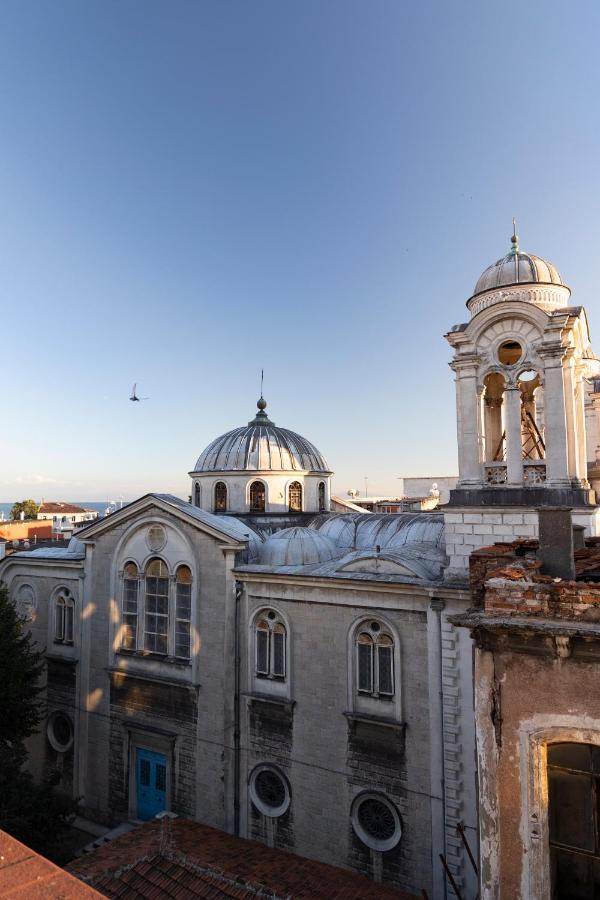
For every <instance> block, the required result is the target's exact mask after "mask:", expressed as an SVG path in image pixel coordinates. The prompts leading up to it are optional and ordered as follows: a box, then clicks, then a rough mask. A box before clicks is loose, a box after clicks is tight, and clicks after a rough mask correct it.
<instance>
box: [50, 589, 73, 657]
mask: <svg viewBox="0 0 600 900" xmlns="http://www.w3.org/2000/svg"><path fill="white" fill-rule="evenodd" d="M74 618H75V601H74V600H73V597H72V595H71V592H70V591H68V590H67V589H66V588H64V589H61V590H60V591H59V592H58V594H57V595H56V599H55V601H54V640H55V642H56V643H57V644H72V643H73V634H74V630H75V622H74Z"/></svg>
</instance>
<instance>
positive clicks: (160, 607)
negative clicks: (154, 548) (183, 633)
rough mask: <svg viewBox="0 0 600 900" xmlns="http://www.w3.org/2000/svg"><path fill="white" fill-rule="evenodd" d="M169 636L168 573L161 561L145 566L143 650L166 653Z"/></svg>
mask: <svg viewBox="0 0 600 900" xmlns="http://www.w3.org/2000/svg"><path fill="white" fill-rule="evenodd" d="M168 635H169V572H168V569H167V567H166V565H165V564H164V562H163V561H162V559H158V558H156V559H151V560H150V562H149V563H148V565H147V566H146V596H145V614H144V649H145V650H149V651H151V652H152V653H165V654H166V652H167V646H168Z"/></svg>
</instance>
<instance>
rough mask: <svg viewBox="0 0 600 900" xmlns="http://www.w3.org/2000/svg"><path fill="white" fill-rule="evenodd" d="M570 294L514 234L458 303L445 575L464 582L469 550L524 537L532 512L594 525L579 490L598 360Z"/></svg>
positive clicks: (451, 335) (592, 449) (590, 440)
mask: <svg viewBox="0 0 600 900" xmlns="http://www.w3.org/2000/svg"><path fill="white" fill-rule="evenodd" d="M570 296H571V291H570V289H569V288H568V287H567V286H566V285H565V284H564V283H563V281H562V279H561V277H560V275H559V273H558V271H557V270H556V268H555V267H554V266H553V265H552V263H550V262H547V261H546V260H544V259H541V258H540V257H537V256H533V255H532V254H529V253H525V252H524V251H522V250H521V249H520V247H519V238H518V236H517V234H516V231H513V235H512V238H511V249H510V252H509V253H508V254H507V255H506V256H504V257H503V258H502V259H500V260H498V262H496V263H495V264H494V265H492V266H490V267H489V268H487V269H486V270H485V271H484V272H483V274H482V275H481V277H480V278H479V280H478V282H477V284H476V286H475V290H474V292H473V295H472V296H471V297H470V298H469V300H467V308H468V310H469V313H470V320H469V322H466V323H464V324H461V325H456V326H455V327H454V328H452V329H451V331H450V332H448V334H447V335H446V339H447V340H448V342H449V343H450V345H451V347H452V349H453V351H454V355H453V359H452V362H451V363H450V366H451V368H452V369H453V370H454V373H455V380H456V410H457V435H458V468H459V480H458V484H457V486H456V489H455V490H454V491H452V492H451V495H450V502H449V504H448V506H447V507H446V508H445V510H446V512H445V516H446V542H447V548H448V555H449V556H450V569H449V573H450V574H451V573H452V572H453V571H454V572H456V573H458V572H461V573H464V572H465V570H466V568H467V567H468V557H469V555H470V553H471V551H472V550H473V549H475V548H476V547H478V546H482V545H484V544H490V543H493V542H494V540H503V541H510V540H511V538H516V537H533V536H534V534H535V529H536V528H537V509H538V508H539V507H540V506H569V507H571V508H572V509H573V518H574V520H575V521H577V522H578V523H579V524H583V525H585V527H586V530H587V532H588V533H591V534H596V533H597V531H598V527H600V526H598V527H597V519H598V515H597V512H598V509H597V507H596V498H595V493H594V491H593V490H591V489H590V483H589V481H588V461H589V462H591V464H592V465H593V466H594V471H593V473H592V472H591V473H590V474H591V475H592V474H594V475H595V474H596V468H598V463H596V458H597V455H598V456H600V451H599V453H598V454H597V453H596V444H597V443H598V436H599V435H600V430H599V428H598V412H599V410H598V405H599V404H598V401H597V400H596V397H597V396H598V395H597V388H598V387H600V384H599V383H598V378H597V376H598V375H600V362H599V361H598V359H597V358H596V356H595V355H594V353H593V352H592V348H591V345H590V337H589V330H588V323H587V316H586V313H585V310H584V308H583V307H581V306H572V305H571V303H570ZM592 444H593V446H592ZM599 474H600V473H599Z"/></svg>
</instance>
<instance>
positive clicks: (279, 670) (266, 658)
mask: <svg viewBox="0 0 600 900" xmlns="http://www.w3.org/2000/svg"><path fill="white" fill-rule="evenodd" d="M286 638H287V634H286V630H285V625H284V624H283V622H282V621H281V619H280V618H279V617H278V615H277V613H275V612H273V610H269V611H268V612H264V613H261V615H260V616H259V617H258V619H257V622H256V626H255V645H256V647H255V659H256V675H257V676H258V677H259V678H274V679H277V680H279V681H283V680H284V679H285V674H286V657H287V650H286Z"/></svg>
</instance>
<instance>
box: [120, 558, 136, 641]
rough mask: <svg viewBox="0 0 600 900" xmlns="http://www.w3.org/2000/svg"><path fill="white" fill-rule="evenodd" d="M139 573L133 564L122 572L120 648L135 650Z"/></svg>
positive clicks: (128, 565) (128, 564) (129, 564)
mask: <svg viewBox="0 0 600 900" xmlns="http://www.w3.org/2000/svg"><path fill="white" fill-rule="evenodd" d="M138 583H139V573H138V567H137V566H136V565H135V563H127V565H126V566H125V569H124V571H123V623H122V625H123V627H122V634H121V647H123V649H125V650H135V649H136V647H137V622H138Z"/></svg>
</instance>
